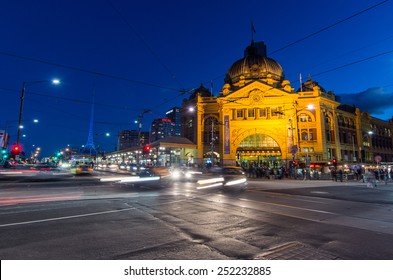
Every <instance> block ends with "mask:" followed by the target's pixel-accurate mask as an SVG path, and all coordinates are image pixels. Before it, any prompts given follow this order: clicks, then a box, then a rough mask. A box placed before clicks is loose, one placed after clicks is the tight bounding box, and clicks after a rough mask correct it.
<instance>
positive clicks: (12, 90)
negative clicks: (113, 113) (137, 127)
mask: <svg viewBox="0 0 393 280" xmlns="http://www.w3.org/2000/svg"><path fill="white" fill-rule="evenodd" d="M0 90H4V91H9V92H17V93H19V90H15V89H9V88H1V87H0ZM29 95H36V96H43V97H49V98H53V99H61V100H65V101H69V102H73V103H79V104H92V103H93V102H92V101H87V100H82V99H73V98H67V97H64V96H54V95H49V94H43V93H37V92H29ZM94 104H95V105H98V106H102V107H108V108H114V109H122V110H129V111H139V109H133V108H130V107H126V106H118V105H110V104H104V103H97V102H95V103H94Z"/></svg>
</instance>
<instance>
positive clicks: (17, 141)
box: [16, 79, 60, 145]
mask: <svg viewBox="0 0 393 280" xmlns="http://www.w3.org/2000/svg"><path fill="white" fill-rule="evenodd" d="M45 82H51V83H52V84H54V85H58V84H60V80H57V79H54V80H52V81H49V80H43V81H28V82H26V81H24V82H23V85H22V94H21V96H20V107H19V120H18V134H17V136H16V145H19V140H20V130H21V128H22V117H23V105H24V102H25V92H26V86H27V85H29V84H38V83H45Z"/></svg>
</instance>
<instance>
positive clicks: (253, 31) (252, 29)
mask: <svg viewBox="0 0 393 280" xmlns="http://www.w3.org/2000/svg"><path fill="white" fill-rule="evenodd" d="M255 33H256V31H255V26H254V21H251V45H253V44H254V34H255Z"/></svg>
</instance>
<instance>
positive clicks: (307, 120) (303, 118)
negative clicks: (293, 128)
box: [299, 114, 311, 122]
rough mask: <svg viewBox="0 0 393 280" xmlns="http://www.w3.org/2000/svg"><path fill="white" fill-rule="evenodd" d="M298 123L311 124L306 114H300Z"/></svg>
mask: <svg viewBox="0 0 393 280" xmlns="http://www.w3.org/2000/svg"><path fill="white" fill-rule="evenodd" d="M299 122H311V117H310V116H309V115H307V114H300V115H299Z"/></svg>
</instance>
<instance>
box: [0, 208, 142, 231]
mask: <svg viewBox="0 0 393 280" xmlns="http://www.w3.org/2000/svg"><path fill="white" fill-rule="evenodd" d="M135 209H136V208H135V207H130V208H125V209H120V210H110V211H103V212H95V213H88V214H81V215H72V216H64V217H57V218H50V219H42V220H34V221H26V222H18V223H9V224H3V225H0V227H11V226H19V225H28V224H35V223H44V222H52V221H59V220H67V219H75V218H83V217H89V216H97V215H105V214H112V213H118V212H124V211H130V210H135Z"/></svg>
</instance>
